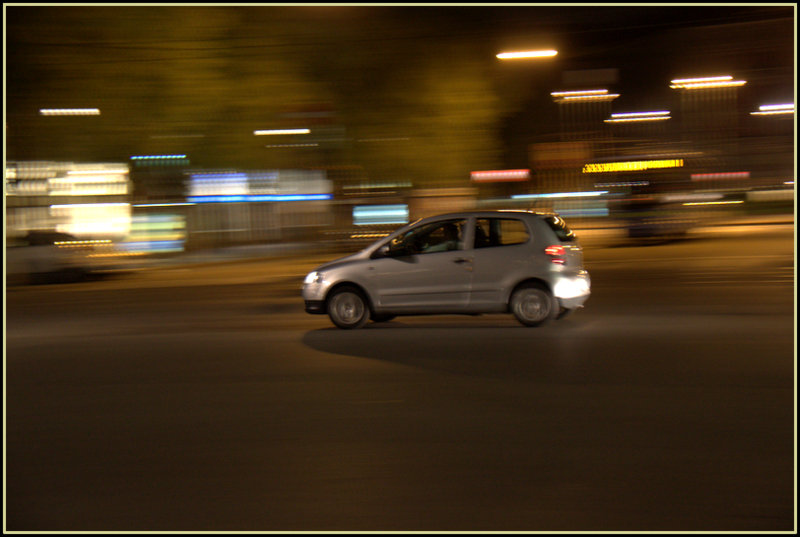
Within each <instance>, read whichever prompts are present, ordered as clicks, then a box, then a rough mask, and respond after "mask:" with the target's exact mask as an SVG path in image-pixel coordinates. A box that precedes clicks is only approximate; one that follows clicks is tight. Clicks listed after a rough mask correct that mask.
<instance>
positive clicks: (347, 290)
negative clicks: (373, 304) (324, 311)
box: [328, 287, 369, 329]
mask: <svg viewBox="0 0 800 537" xmlns="http://www.w3.org/2000/svg"><path fill="white" fill-rule="evenodd" d="M328 316H329V317H330V318H331V321H332V322H333V324H335V325H336V326H338V327H339V328H344V329H353V328H361V327H362V326H364V324H365V323H366V322H367V320H368V319H369V307H368V306H367V301H366V300H365V299H364V296H363V295H362V294H361V292H359V291H358V290H357V289H355V288H353V287H342V288H340V289H337V290H335V291H334V292H333V294H332V295H331V296H330V298H329V299H328Z"/></svg>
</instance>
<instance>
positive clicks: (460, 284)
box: [368, 218, 472, 313]
mask: <svg viewBox="0 0 800 537" xmlns="http://www.w3.org/2000/svg"><path fill="white" fill-rule="evenodd" d="M454 230H455V236H451V235H448V233H451V234H452V233H454ZM468 231H469V228H468V226H467V219H466V218H456V219H447V220H441V221H435V222H428V223H424V224H420V225H418V226H415V227H414V228H412V229H410V230H409V231H407V232H406V233H404V234H403V235H402V236H400V237H398V238H397V239H395V241H393V244H392V245H391V250H390V252H389V254H388V256H384V257H380V258H378V259H374V260H373V261H372V262H371V263H370V265H369V267H368V278H369V280H370V287H371V290H372V293H373V296H374V299H375V300H376V302H377V304H376V306H378V308H380V309H390V310H391V311H396V312H408V313H411V312H418V313H436V312H458V311H462V310H463V309H464V308H465V307H466V306H467V303H468V301H469V289H470V283H471V276H472V272H471V270H472V267H471V258H470V257H468V256H467V255H466V254H467V252H466V251H465V245H466V244H467V242H466V241H467V239H470V240H471V237H467V236H466V235H467V233H468ZM470 235H471V233H470Z"/></svg>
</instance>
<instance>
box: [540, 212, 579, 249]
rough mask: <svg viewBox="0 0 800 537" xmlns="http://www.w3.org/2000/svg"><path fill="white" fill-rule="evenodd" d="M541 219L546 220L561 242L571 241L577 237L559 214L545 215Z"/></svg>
mask: <svg viewBox="0 0 800 537" xmlns="http://www.w3.org/2000/svg"><path fill="white" fill-rule="evenodd" d="M542 220H544V221H545V222H547V225H548V226H550V229H552V230H553V232H554V233H555V234H556V237H558V240H560V241H561V242H572V241H574V240H575V239H577V238H578V237H577V236H576V235H575V233H574V232H573V231H572V230H571V229H570V228H569V226H568V225H567V223H566V222H564V219H563V218H561V217H560V216H555V215H553V216H545V217H544V218H542Z"/></svg>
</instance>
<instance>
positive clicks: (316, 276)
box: [303, 270, 322, 285]
mask: <svg viewBox="0 0 800 537" xmlns="http://www.w3.org/2000/svg"><path fill="white" fill-rule="evenodd" d="M321 281H322V274H320V273H319V272H317V271H316V270H315V271H313V272H309V273H308V276H306V279H305V280H303V283H304V284H305V285H308V284H311V283H319V282H321Z"/></svg>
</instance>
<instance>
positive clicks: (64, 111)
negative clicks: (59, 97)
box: [39, 108, 100, 116]
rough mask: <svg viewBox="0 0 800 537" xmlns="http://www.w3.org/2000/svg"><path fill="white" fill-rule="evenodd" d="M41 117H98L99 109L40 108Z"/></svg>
mask: <svg viewBox="0 0 800 537" xmlns="http://www.w3.org/2000/svg"><path fill="white" fill-rule="evenodd" d="M39 113H40V114H41V115H43V116H99V115H100V109H99V108H42V109H40V110H39Z"/></svg>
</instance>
